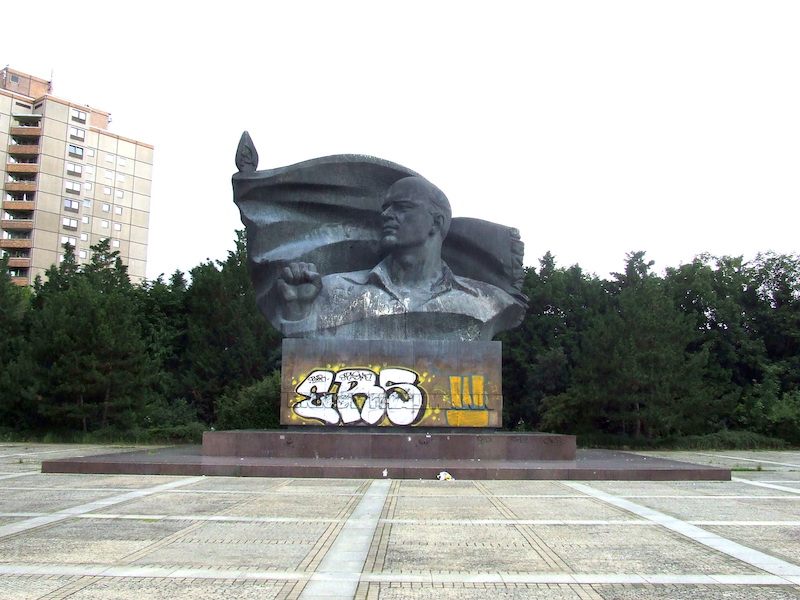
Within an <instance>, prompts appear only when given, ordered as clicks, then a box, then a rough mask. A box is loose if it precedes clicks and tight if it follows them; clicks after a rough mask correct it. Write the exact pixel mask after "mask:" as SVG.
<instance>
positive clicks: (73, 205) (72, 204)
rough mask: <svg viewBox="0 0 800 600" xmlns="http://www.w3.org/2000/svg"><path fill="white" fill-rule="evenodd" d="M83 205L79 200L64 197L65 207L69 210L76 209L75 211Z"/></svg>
mask: <svg viewBox="0 0 800 600" xmlns="http://www.w3.org/2000/svg"><path fill="white" fill-rule="evenodd" d="M80 207H81V203H80V202H78V201H77V200H70V199H69V198H64V208H65V209H67V210H74V211H75V212H77V211H78V209H79V208H80Z"/></svg>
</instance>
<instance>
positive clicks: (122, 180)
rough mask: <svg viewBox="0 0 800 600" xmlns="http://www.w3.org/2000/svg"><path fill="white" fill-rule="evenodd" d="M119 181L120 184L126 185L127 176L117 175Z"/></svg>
mask: <svg viewBox="0 0 800 600" xmlns="http://www.w3.org/2000/svg"><path fill="white" fill-rule="evenodd" d="M117 181H118V182H120V183H125V175H123V174H122V173H117Z"/></svg>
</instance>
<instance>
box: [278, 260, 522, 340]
mask: <svg viewBox="0 0 800 600" xmlns="http://www.w3.org/2000/svg"><path fill="white" fill-rule="evenodd" d="M387 260H388V259H384V260H383V261H381V262H380V263H378V265H377V266H375V268H373V269H372V270H370V271H354V272H351V273H335V274H332V275H326V276H325V277H323V278H322V290H321V291H320V294H319V295H318V296H317V298H316V299H315V300H314V302H313V304H312V307H311V311H310V313H309V315H308V316H307V317H305V318H304V319H301V320H298V321H290V320H287V319H282V321H281V333H283V334H284V335H286V336H288V337H300V338H303V337H305V338H325V337H331V338H340V339H357V340H364V339H397V340H406V339H408V340H415V339H420V340H421V339H428V340H431V339H433V340H464V341H489V340H491V339H492V338H493V337H494V335H495V334H496V333H497V332H499V331H503V330H506V329H510V328H512V327H516V326H517V325H518V324H519V323H520V322H521V321H522V318H523V316H524V314H525V309H524V308H523V307H522V306H521V305H520V304H519V303H518V302H517V301H516V300H514V298H512V297H511V296H510V295H509V294H507V293H506V292H504V291H503V290H501V289H500V288H498V287H495V286H493V285H491V284H488V283H484V282H482V281H476V280H474V279H467V278H465V277H457V276H455V275H453V273H452V271H451V270H450V268H449V267H448V266H447V265H446V264H445V263H444V261H443V262H442V277H441V278H440V279H439V280H438V281H437V282H436V283H435V284H433V285H432V286H431V288H430V290H428V291H427V292H424V291H422V290H415V292H414V294H413V298H410V297H409V296H408V295H407V294H405V293H403V291H402V290H400V289H398V288H397V287H396V286H395V285H394V284H393V283H392V281H391V279H390V278H389V274H388V269H387Z"/></svg>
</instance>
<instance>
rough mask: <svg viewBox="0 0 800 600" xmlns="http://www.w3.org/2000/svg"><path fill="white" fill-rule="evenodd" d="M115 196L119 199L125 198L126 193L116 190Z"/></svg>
mask: <svg viewBox="0 0 800 600" xmlns="http://www.w3.org/2000/svg"><path fill="white" fill-rule="evenodd" d="M114 195H115V196H116V197H117V198H124V197H125V192H123V191H122V190H114Z"/></svg>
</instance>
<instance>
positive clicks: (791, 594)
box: [592, 585, 800, 600]
mask: <svg viewBox="0 0 800 600" xmlns="http://www.w3.org/2000/svg"><path fill="white" fill-rule="evenodd" d="M592 587H593V589H594V590H595V591H596V592H597V593H598V594H599V595H600V597H601V598H603V600H737V599H741V600H797V599H798V598H800V591H798V590H797V589H796V588H795V589H792V588H791V587H789V586H786V587H778V586H748V587H747V588H746V589H737V588H736V587H733V586H727V585H717V586H710V585H702V586H695V585H666V586H653V585H644V586H640V585H630V586H602V585H596V586H592Z"/></svg>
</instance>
